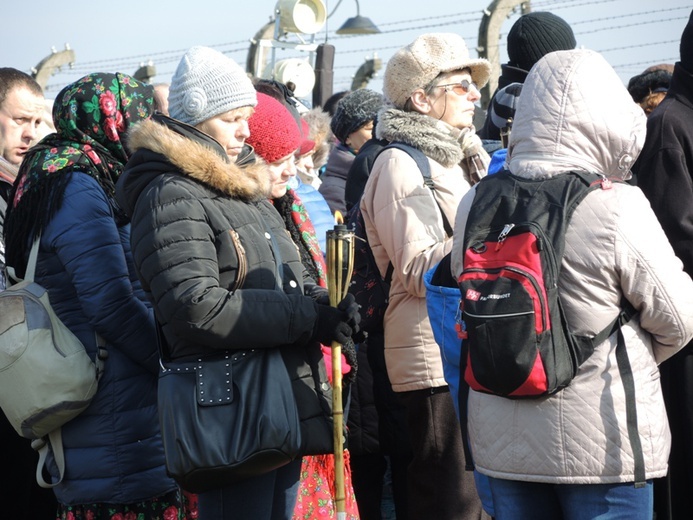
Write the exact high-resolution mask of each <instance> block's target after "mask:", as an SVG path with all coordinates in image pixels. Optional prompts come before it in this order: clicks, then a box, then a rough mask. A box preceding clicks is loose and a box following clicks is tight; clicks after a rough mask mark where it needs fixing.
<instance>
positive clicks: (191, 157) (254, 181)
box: [118, 116, 271, 213]
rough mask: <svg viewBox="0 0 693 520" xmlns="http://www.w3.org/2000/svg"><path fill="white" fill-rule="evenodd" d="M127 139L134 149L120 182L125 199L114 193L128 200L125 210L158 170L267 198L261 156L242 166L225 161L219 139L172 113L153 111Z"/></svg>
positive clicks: (234, 194)
mask: <svg viewBox="0 0 693 520" xmlns="http://www.w3.org/2000/svg"><path fill="white" fill-rule="evenodd" d="M127 144H128V148H129V150H130V151H131V153H132V155H131V159H130V161H128V163H127V166H126V171H125V173H124V174H123V177H124V178H123V179H121V182H119V184H123V185H126V186H127V187H126V188H123V189H122V191H124V192H126V193H128V194H129V195H127V200H126V201H123V197H118V199H119V202H120V203H121V204H123V202H126V205H125V207H124V209H125V211H126V212H128V213H131V209H132V207H134V204H135V202H136V199H137V196H138V195H139V192H140V190H141V189H143V188H144V187H145V186H146V185H147V184H148V183H149V181H151V179H152V178H153V177H155V176H157V175H159V174H161V173H174V172H176V173H179V174H181V175H185V176H187V177H190V178H192V179H195V180H196V181H198V182H201V183H203V184H205V185H207V186H209V187H210V188H213V189H214V190H216V191H219V192H221V193H223V194H225V195H227V196H229V197H231V198H234V199H239V200H242V201H247V202H250V201H256V200H262V199H267V198H269V194H270V188H271V186H270V178H269V174H268V172H267V165H266V164H265V163H264V162H263V161H262V160H261V159H259V158H256V159H255V161H254V162H252V163H250V164H246V165H243V166H239V165H238V164H236V163H232V162H229V160H228V158H227V156H226V154H225V152H224V150H223V149H222V147H221V145H220V144H219V143H218V142H216V141H215V140H213V139H212V138H210V137H209V136H207V135H206V134H203V133H202V132H200V131H199V130H197V129H195V128H194V127H191V126H189V125H184V124H182V123H180V122H179V121H176V120H174V119H171V118H168V117H162V116H157V117H156V118H155V119H150V120H146V121H142V122H141V123H139V124H137V125H136V126H135V127H133V129H132V130H131V131H130V132H129V135H128V143H127ZM148 152H153V153H148ZM161 156H163V157H161ZM171 166H173V168H172V167H171ZM133 192H134V193H133ZM133 195H134V199H133V198H132V196H133Z"/></svg>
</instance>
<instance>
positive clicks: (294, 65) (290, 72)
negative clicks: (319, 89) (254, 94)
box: [262, 58, 315, 98]
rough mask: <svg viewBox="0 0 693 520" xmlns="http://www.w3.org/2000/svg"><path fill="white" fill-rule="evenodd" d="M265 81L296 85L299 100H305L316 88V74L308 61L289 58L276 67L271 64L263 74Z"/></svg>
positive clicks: (295, 90)
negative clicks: (271, 80) (272, 80)
mask: <svg viewBox="0 0 693 520" xmlns="http://www.w3.org/2000/svg"><path fill="white" fill-rule="evenodd" d="M262 76H263V78H265V79H274V80H276V81H278V82H279V83H283V84H285V85H286V84H287V83H288V82H291V83H293V84H294V85H295V87H296V88H295V89H294V95H295V96H296V97H297V98H305V97H306V96H308V95H309V94H310V93H311V92H312V91H313V87H314V86H315V72H314V71H313V67H312V66H311V65H310V63H308V62H307V61H306V60H303V59H300V58H289V59H286V60H279V61H278V62H276V63H275V65H274V70H272V64H271V63H269V64H268V65H267V68H266V69H265V71H264V72H263V74H262Z"/></svg>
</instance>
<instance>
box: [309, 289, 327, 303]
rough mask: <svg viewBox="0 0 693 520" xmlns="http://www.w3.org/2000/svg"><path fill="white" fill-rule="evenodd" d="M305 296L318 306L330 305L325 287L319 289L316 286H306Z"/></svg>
mask: <svg viewBox="0 0 693 520" xmlns="http://www.w3.org/2000/svg"><path fill="white" fill-rule="evenodd" d="M306 294H307V295H308V296H310V297H311V298H313V301H315V302H317V303H319V304H320V305H329V304H330V294H329V292H328V290H327V288H325V287H321V286H319V285H318V284H315V285H307V286H306Z"/></svg>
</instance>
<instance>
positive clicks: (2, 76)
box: [0, 67, 43, 106]
mask: <svg viewBox="0 0 693 520" xmlns="http://www.w3.org/2000/svg"><path fill="white" fill-rule="evenodd" d="M19 87H26V88H28V89H29V90H30V91H31V92H33V93H34V94H36V95H37V96H43V89H42V88H41V85H39V84H38V83H37V82H36V80H35V79H34V78H32V77H31V76H29V75H28V74H26V73H25V72H22V71H21V70H17V69H13V68H12V67H2V68H0V106H2V104H3V103H4V102H5V98H6V97H7V94H9V93H10V92H11V91H12V90H14V89H15V88H19Z"/></svg>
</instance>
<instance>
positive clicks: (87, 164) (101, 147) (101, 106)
mask: <svg viewBox="0 0 693 520" xmlns="http://www.w3.org/2000/svg"><path fill="white" fill-rule="evenodd" d="M153 103H154V98H153V88H152V87H151V86H150V85H146V84H144V83H140V82H139V81H137V80H135V79H134V78H132V77H130V76H127V75H125V74H121V73H116V74H109V73H95V74H90V75H88V76H85V77H83V78H81V79H80V80H78V81H76V82H74V83H71V84H70V85H67V86H66V87H65V88H64V89H63V90H62V91H60V93H59V94H58V96H57V97H56V99H55V102H54V104H53V121H54V123H55V128H56V132H55V133H53V134H50V135H48V136H46V137H45V138H44V139H43V140H41V141H40V142H39V143H38V144H37V145H36V146H34V147H33V148H31V149H30V150H29V152H27V154H26V155H25V157H24V160H23V161H22V165H21V167H20V168H19V173H18V176H17V180H16V182H15V184H14V188H13V190H12V192H11V194H10V201H11V202H10V204H9V207H8V214H7V221H6V224H5V238H6V241H7V251H8V261H10V262H11V263H10V265H14V266H17V265H21V264H23V263H24V261H25V258H26V252H27V251H26V250H27V247H28V244H30V243H31V241H32V239H33V237H35V236H37V235H38V234H40V233H42V232H43V231H44V229H45V228H46V226H47V225H48V223H49V222H50V221H51V219H52V218H53V217H54V216H55V213H56V212H57V211H58V209H60V207H61V205H62V201H63V195H64V192H65V187H66V185H67V182H68V180H69V178H70V174H71V173H72V172H74V171H78V172H83V173H86V174H87V175H89V176H91V177H93V178H94V179H95V180H96V181H97V182H98V183H99V186H101V188H102V189H103V190H104V192H105V193H106V195H107V197H108V199H109V201H110V203H111V206H112V208H113V211H114V215H115V217H116V222H117V223H118V224H119V225H122V224H123V223H124V222H125V221H126V218H125V215H124V214H123V212H122V211H121V210H120V209H119V208H118V207H117V204H116V202H115V198H114V195H115V183H116V181H117V180H118V177H119V176H120V174H121V173H122V171H123V167H124V165H125V163H126V162H127V160H128V156H129V155H128V152H127V151H126V149H125V146H124V142H123V141H124V136H125V134H126V133H127V131H128V130H129V129H130V128H131V127H132V125H134V124H135V123H137V122H139V121H142V120H144V119H146V118H148V117H149V116H150V115H151V113H152V112H153Z"/></svg>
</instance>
